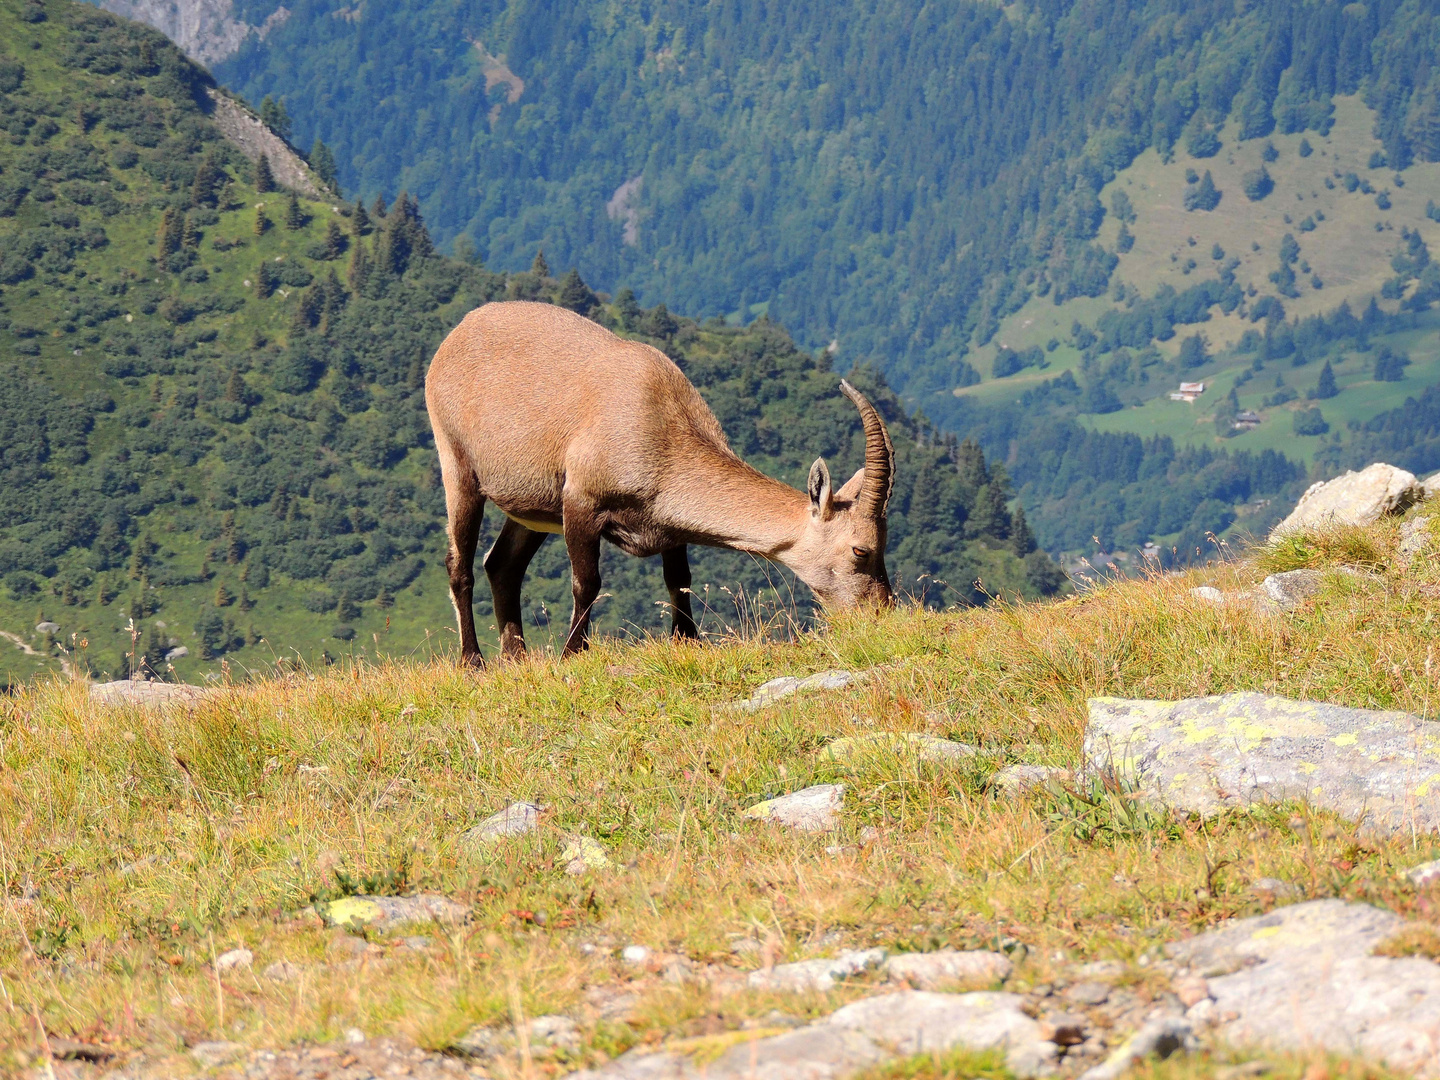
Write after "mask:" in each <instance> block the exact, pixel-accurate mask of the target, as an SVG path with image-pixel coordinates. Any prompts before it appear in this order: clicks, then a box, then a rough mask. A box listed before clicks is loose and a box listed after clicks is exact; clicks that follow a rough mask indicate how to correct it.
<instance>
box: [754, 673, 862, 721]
mask: <svg viewBox="0 0 1440 1080" xmlns="http://www.w3.org/2000/svg"><path fill="white" fill-rule="evenodd" d="M864 677H865V676H864V675H863V674H862V673H857V672H854V671H819V672H816V673H815V674H814V675H807V676H806V677H805V678H803V679H802V678H797V677H796V676H794V675H781V676H780V677H779V678H778V679H771V680H770V681H769V682H765V683H761V684H760V685H759V686H757V687H756V688H755V693H754V694H752V695H751V696H750V697H748V698H746V699H745V700H744V701H737V702H735V704H734V705H733V706H732V708H735V709H738V710H740V711H741V712H755V711H756V710H757V709H763V708H764V707H765V706H767V705H773V704H774V703H775V702H777V701H779V700H780V699H781V698H787V697H790V696H791V695H792V694H800V693H805V692H806V691H810V690H843V689H844V688H845V687H847V686H849V685H851V684H852V683H855V682H859V681H861V680H862V679H863V678H864Z"/></svg>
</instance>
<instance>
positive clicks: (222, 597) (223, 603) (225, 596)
mask: <svg viewBox="0 0 1440 1080" xmlns="http://www.w3.org/2000/svg"><path fill="white" fill-rule="evenodd" d="M234 602H235V600H234V597H232V596H231V595H230V591H229V590H228V589H226V588H225V583H224V582H223V581H222V582H221V583H220V584H219V585H216V586H215V606H216V607H217V608H223V607H229V606H230V605H231V604H232V603H234Z"/></svg>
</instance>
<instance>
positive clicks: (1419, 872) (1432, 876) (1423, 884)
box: [1405, 859, 1440, 889]
mask: <svg viewBox="0 0 1440 1080" xmlns="http://www.w3.org/2000/svg"><path fill="white" fill-rule="evenodd" d="M1405 876H1406V877H1407V878H1409V879H1410V884H1411V885H1414V886H1415V887H1416V888H1417V889H1425V888H1428V887H1429V886H1431V885H1434V884H1436V883H1437V882H1440V859H1434V860H1432V861H1431V862H1422V863H1421V864H1420V865H1419V866H1412V867H1411V868H1410V869H1409V870H1406V871H1405Z"/></svg>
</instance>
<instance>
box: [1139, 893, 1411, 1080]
mask: <svg viewBox="0 0 1440 1080" xmlns="http://www.w3.org/2000/svg"><path fill="white" fill-rule="evenodd" d="M1407 925H1408V924H1407V923H1406V921H1405V920H1404V919H1403V918H1401V917H1400V916H1399V915H1396V914H1394V913H1393V912H1390V911H1384V910H1381V909H1380V908H1375V907H1370V906H1369V905H1368V904H1352V903H1346V902H1345V901H1343V900H1310V901H1307V902H1305V903H1302V904H1294V905H1291V906H1290V907H1284V908H1278V909H1276V910H1275V911H1272V912H1271V913H1270V914H1268V915H1257V916H1255V917H1253V918H1248V919H1237V920H1235V921H1233V922H1230V923H1227V924H1222V925H1221V926H1220V927H1218V928H1217V929H1215V930H1211V931H1209V932H1207V933H1204V934H1200V935H1198V936H1196V937H1193V938H1191V939H1190V940H1189V941H1184V942H1180V943H1178V944H1174V945H1171V946H1170V947H1169V949H1168V950H1167V951H1168V952H1169V953H1170V956H1171V958H1172V959H1173V960H1174V961H1175V962H1177V963H1179V964H1182V965H1186V966H1188V967H1190V968H1192V969H1193V970H1194V971H1195V972H1196V973H1197V974H1199V975H1202V976H1207V979H1208V982H1207V986H1208V989H1209V991H1210V994H1211V996H1212V997H1213V998H1214V999H1215V1010H1214V1015H1215V1017H1216V1018H1217V1019H1218V1020H1219V1025H1218V1027H1217V1028H1216V1032H1217V1034H1218V1035H1219V1037H1220V1038H1222V1039H1223V1040H1224V1041H1226V1042H1228V1043H1230V1044H1232V1045H1241V1046H1243V1045H1265V1046H1270V1047H1274V1048H1276V1049H1294V1050H1307V1051H1308V1050H1312V1049H1314V1048H1316V1047H1319V1048H1322V1049H1325V1050H1330V1051H1334V1052H1336V1053H1342V1054H1351V1055H1356V1056H1360V1057H1364V1058H1366V1059H1368V1060H1371V1061H1379V1062H1384V1063H1385V1064H1386V1065H1388V1066H1390V1067H1391V1068H1393V1069H1401V1070H1408V1071H1414V1072H1416V1073H1419V1074H1420V1075H1422V1076H1429V1077H1435V1076H1440V1055H1437V1052H1436V1051H1437V1040H1436V1032H1437V1031H1440V964H1436V963H1435V962H1434V961H1431V960H1426V959H1420V958H1416V957H1405V958H1398V959H1397V958H1391V957H1384V956H1375V955H1373V953H1374V950H1375V947H1376V946H1377V945H1380V944H1381V943H1383V942H1384V941H1386V940H1387V939H1389V938H1391V937H1393V936H1394V935H1395V934H1396V933H1398V932H1399V931H1401V930H1402V929H1404V928H1405V927H1406V926H1407Z"/></svg>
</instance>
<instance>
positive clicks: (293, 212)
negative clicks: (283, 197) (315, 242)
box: [285, 191, 305, 232]
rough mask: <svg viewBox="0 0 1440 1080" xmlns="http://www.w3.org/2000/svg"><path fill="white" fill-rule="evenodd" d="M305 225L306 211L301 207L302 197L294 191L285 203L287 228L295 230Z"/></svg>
mask: <svg viewBox="0 0 1440 1080" xmlns="http://www.w3.org/2000/svg"><path fill="white" fill-rule="evenodd" d="M304 227H305V211H304V210H302V209H301V207H300V198H299V196H297V195H296V194H295V193H294V192H293V191H292V192H291V193H290V200H289V202H287V203H286V204H285V228H287V229H289V230H290V231H291V232H294V231H295V230H297V229H303V228H304Z"/></svg>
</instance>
